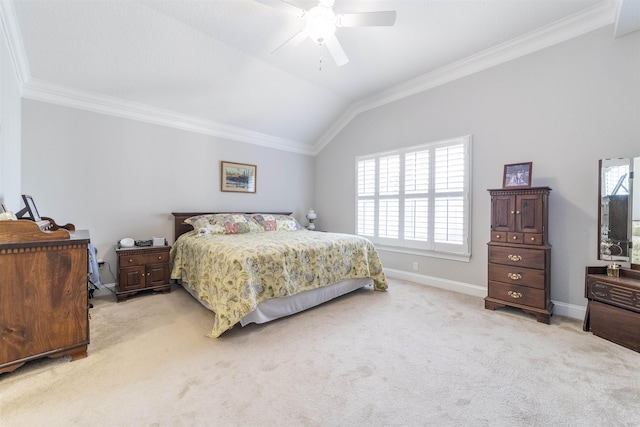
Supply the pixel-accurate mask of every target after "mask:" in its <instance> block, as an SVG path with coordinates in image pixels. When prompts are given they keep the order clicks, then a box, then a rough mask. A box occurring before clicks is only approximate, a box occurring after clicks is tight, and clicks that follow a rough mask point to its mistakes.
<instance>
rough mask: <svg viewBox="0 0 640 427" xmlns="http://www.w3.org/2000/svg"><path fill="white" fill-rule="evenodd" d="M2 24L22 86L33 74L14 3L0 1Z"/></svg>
mask: <svg viewBox="0 0 640 427" xmlns="http://www.w3.org/2000/svg"><path fill="white" fill-rule="evenodd" d="M0 23H2V30H3V32H4V35H5V37H6V38H7V44H8V46H9V55H10V56H11V61H12V62H13V68H14V69H15V71H16V77H17V79H18V84H19V86H22V85H23V84H24V83H26V82H27V81H29V79H30V78H31V72H30V71H29V61H28V60H27V55H26V53H25V50H24V43H23V41H22V34H21V33H20V26H19V25H18V18H17V17H16V10H15V9H14V7H13V2H11V1H0Z"/></svg>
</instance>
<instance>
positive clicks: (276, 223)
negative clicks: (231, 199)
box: [253, 214, 304, 231]
mask: <svg viewBox="0 0 640 427" xmlns="http://www.w3.org/2000/svg"><path fill="white" fill-rule="evenodd" d="M253 219H254V220H256V222H257V223H258V224H260V225H261V226H262V228H264V230H265V231H275V230H285V231H295V230H302V229H304V227H303V226H302V225H300V223H299V222H298V220H296V219H295V218H294V217H292V216H290V215H277V214H256V215H253Z"/></svg>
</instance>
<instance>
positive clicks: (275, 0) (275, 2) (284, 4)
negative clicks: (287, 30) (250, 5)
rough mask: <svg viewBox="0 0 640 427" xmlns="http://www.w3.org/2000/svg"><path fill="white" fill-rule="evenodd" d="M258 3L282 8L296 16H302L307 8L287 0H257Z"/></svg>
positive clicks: (283, 10)
mask: <svg viewBox="0 0 640 427" xmlns="http://www.w3.org/2000/svg"><path fill="white" fill-rule="evenodd" d="M255 1H257V2H258V3H262V4H264V5H265V6H269V7H271V8H273V9H278V10H281V11H282V12H285V13H288V14H289V15H293V16H296V17H298V18H302V17H303V16H304V14H305V13H306V10H304V9H302V8H301V7H298V6H296V5H295V4H293V3H289V2H288V1H285V0H255Z"/></svg>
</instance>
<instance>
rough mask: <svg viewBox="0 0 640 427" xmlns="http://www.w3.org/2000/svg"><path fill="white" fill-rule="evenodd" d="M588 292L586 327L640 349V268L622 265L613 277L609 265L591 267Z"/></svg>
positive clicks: (610, 339) (586, 294)
mask: <svg viewBox="0 0 640 427" xmlns="http://www.w3.org/2000/svg"><path fill="white" fill-rule="evenodd" d="M584 293H585V297H586V298H587V299H588V303H587V313H586V315H585V318H584V326H583V329H584V330H585V331H591V332H593V334H594V335H597V336H599V337H601V338H604V339H607V340H609V341H612V342H614V343H616V344H620V345H622V346H625V347H627V348H630V349H631V350H635V351H637V352H640V271H637V270H629V269H626V268H621V269H620V270H619V277H611V276H607V267H587V269H586V274H585V287H584Z"/></svg>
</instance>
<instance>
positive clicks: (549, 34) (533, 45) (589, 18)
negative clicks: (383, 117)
mask: <svg viewBox="0 0 640 427" xmlns="http://www.w3.org/2000/svg"><path fill="white" fill-rule="evenodd" d="M616 8H617V2H615V1H607V2H603V3H600V4H598V5H596V6H593V7H591V8H589V9H586V10H585V11H583V12H580V13H578V14H575V15H572V16H570V17H567V18H565V19H562V20H560V21H557V22H555V23H552V24H549V25H547V26H545V27H542V28H540V29H537V30H535V31H532V32H529V33H527V34H525V35H523V36H521V37H518V38H516V39H513V40H510V41H508V42H505V43H502V44H499V45H497V46H494V47H492V48H489V49H486V50H484V51H482V52H479V53H477V54H474V55H471V56H469V57H466V58H464V59H461V60H459V61H456V62H453V63H451V64H449V65H446V66H444V67H441V68H438V69H436V70H434V71H431V72H429V73H426V74H423V75H421V76H418V77H416V78H413V79H411V80H407V81H406V82H404V83H400V84H398V85H396V86H393V87H391V88H389V89H386V90H383V91H381V92H379V93H377V94H376V95H374V96H371V97H368V98H366V99H363V100H360V101H357V102H354V103H352V104H351V105H349V107H347V109H346V110H345V112H344V113H343V114H342V115H341V116H340V117H339V118H338V120H337V121H336V122H335V123H334V124H333V125H332V126H331V127H330V128H329V130H328V131H327V132H326V133H325V134H324V135H323V136H322V137H321V138H320V139H319V140H318V141H317V142H316V143H315V144H314V145H313V155H314V156H315V155H317V154H318V153H319V152H320V151H322V149H323V148H324V147H326V146H327V144H329V143H330V142H331V141H332V140H333V139H334V138H335V137H336V136H337V135H338V134H339V133H340V132H341V131H342V129H344V128H345V127H346V126H347V125H348V124H349V123H350V122H351V121H352V120H353V119H354V118H355V117H356V116H357V115H358V114H361V113H363V112H366V111H369V110H372V109H374V108H378V107H381V106H383V105H386V104H390V103H392V102H395V101H398V100H400V99H403V98H407V97H409V96H412V95H416V94H418V93H421V92H424V91H426V90H429V89H433V88H435V87H437V86H441V85H443V84H446V83H450V82H452V81H454V80H458V79H460V78H462V77H466V76H469V75H471V74H474V73H477V72H480V71H483V70H486V69H488V68H491V67H494V66H496V65H500V64H503V63H505V62H509V61H511V60H513V59H516V58H519V57H522V56H525V55H528V54H530V53H533V52H536V51H539V50H541V49H544V48H547V47H550V46H553V45H556V44H558V43H562V42H564V41H567V40H570V39H572V38H575V37H578V36H581V35H583V34H586V33H588V32H591V31H594V30H597V29H599V28H602V27H604V26H606V25H610V24H613V23H614V21H615V14H616Z"/></svg>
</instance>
